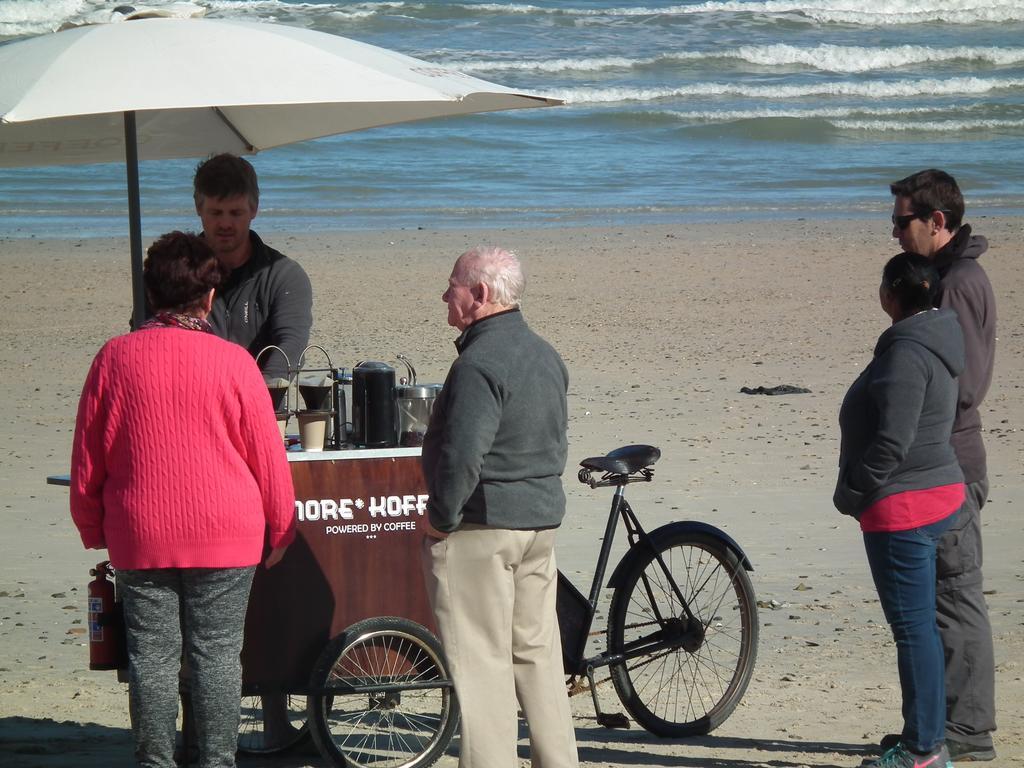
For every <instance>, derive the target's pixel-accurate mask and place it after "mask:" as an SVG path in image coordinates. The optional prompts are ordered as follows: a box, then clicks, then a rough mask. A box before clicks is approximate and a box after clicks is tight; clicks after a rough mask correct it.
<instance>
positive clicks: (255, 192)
mask: <svg viewBox="0 0 1024 768" xmlns="http://www.w3.org/2000/svg"><path fill="white" fill-rule="evenodd" d="M237 195H245V196H246V197H248V198H249V202H250V203H252V205H253V207H254V208H255V207H256V206H258V205H259V202H260V185H259V182H257V181H256V170H255V169H254V168H253V167H252V165H251V164H250V163H249V161H248V160H244V159H242V158H241V157H238V156H237V155H232V154H230V153H228V152H224V153H222V154H219V155H210V157H208V158H206V159H205V160H204V161H203V162H201V163H200V164H199V165H197V166H196V175H195V178H193V179H192V196H193V198H194V199H195V201H196V207H197V208H198V207H199V206H200V205H202V203H203V200H204V199H205V198H207V197H217V198H225V197H235V196H237Z"/></svg>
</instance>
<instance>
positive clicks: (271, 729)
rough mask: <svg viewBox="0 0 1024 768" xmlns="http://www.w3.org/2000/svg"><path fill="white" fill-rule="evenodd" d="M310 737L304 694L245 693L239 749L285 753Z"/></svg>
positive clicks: (249, 753) (258, 753) (249, 752)
mask: <svg viewBox="0 0 1024 768" xmlns="http://www.w3.org/2000/svg"><path fill="white" fill-rule="evenodd" d="M307 738H309V728H307V727H306V697H305V696H295V695H293V694H285V693H273V694H267V695H265V696H245V695H243V696H242V719H241V720H240V721H239V722H238V751H239V752H241V753H242V754H245V755H267V754H271V753H274V752H284V751H285V750H286V749H289V748H291V747H294V746H295V745H296V744H299V743H301V742H303V741H305V740H306V739H307Z"/></svg>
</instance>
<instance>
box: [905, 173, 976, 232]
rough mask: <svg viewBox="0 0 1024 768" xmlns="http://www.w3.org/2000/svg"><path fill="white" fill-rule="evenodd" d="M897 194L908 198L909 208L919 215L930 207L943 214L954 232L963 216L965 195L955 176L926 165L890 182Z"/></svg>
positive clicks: (926, 212) (925, 213) (921, 216)
mask: <svg viewBox="0 0 1024 768" xmlns="http://www.w3.org/2000/svg"><path fill="white" fill-rule="evenodd" d="M889 191H890V192H892V194H893V195H894V196H896V197H906V198H908V199H909V200H910V210H911V211H913V212H914V214H915V215H917V217H918V218H920V219H924V218H927V217H928V216H929V215H930V214H931V213H932V211H942V212H943V213H945V214H946V229H948V230H949V231H950V232H956V230H958V229H959V228H960V224H961V223H962V222H963V220H964V197H963V195H962V194H960V187H958V186H957V183H956V179H954V178H953V177H952V176H950V175H949V174H948V173H946V172H945V171H940V170H937V169H935V168H929V169H928V170H926V171H918V172H917V173H912V174H911V175H910V176H907V178H905V179H900V180H899V181H897V182H894V183H892V184H890V185H889Z"/></svg>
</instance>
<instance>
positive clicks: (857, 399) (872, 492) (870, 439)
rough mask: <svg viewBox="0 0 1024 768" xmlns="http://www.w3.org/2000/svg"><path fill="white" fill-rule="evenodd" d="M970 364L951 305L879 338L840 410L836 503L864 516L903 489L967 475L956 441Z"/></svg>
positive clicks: (843, 509)
mask: <svg viewBox="0 0 1024 768" xmlns="http://www.w3.org/2000/svg"><path fill="white" fill-rule="evenodd" d="M963 367H964V339H963V333H962V331H961V330H960V324H959V323H958V322H957V316H956V313H955V312H953V311H952V310H950V309H933V310H928V311H925V312H920V313H918V314H916V315H913V316H912V317H908V318H906V319H904V320H901V321H899V322H898V323H894V324H893V325H892V326H890V327H889V328H888V329H887V330H886V331H885V332H884V333H883V334H882V335H881V336H880V337H879V338H878V343H877V344H876V345H875V352H874V358H873V359H872V360H871V362H870V363H869V364H868V367H867V368H865V369H864V372H863V373H861V374H860V376H858V377H857V380H856V381H855V382H854V383H853V385H852V386H851V387H850V389H849V391H848V392H847V393H846V397H845V398H844V399H843V405H842V407H841V408H840V410H839V427H840V430H841V432H842V440H841V446H840V451H839V480H838V482H837V483H836V490H835V494H834V496H833V497H832V501H833V503H834V504H835V505H836V509H838V510H839V511H840V512H842V513H843V514H844V515H852V516H854V517H858V518H859V517H860V515H861V513H862V512H863V511H864V510H865V509H867V508H868V507H869V506H871V505H872V504H874V503H875V502H876V501H879V500H880V499H884V498H885V497H887V496H891V495H893V494H895V493H901V492H903V491H917V490H924V489H926V488H936V487H938V486H942V485H950V484H952V483H958V482H962V481H963V473H962V472H961V470H960V465H959V464H958V463H957V458H956V454H955V453H954V452H953V448H952V446H951V445H950V442H949V437H950V433H951V432H952V429H953V419H954V416H955V415H956V406H957V381H956V377H957V376H959V375H960V372H961V371H962V370H963Z"/></svg>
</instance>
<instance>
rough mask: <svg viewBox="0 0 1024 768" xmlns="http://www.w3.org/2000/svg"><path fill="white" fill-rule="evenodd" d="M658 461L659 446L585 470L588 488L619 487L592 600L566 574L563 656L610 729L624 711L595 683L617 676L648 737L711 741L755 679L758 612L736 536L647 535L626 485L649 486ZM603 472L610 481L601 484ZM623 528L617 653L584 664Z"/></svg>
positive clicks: (712, 532) (664, 530) (591, 461)
mask: <svg viewBox="0 0 1024 768" xmlns="http://www.w3.org/2000/svg"><path fill="white" fill-rule="evenodd" d="M660 457H661V451H660V450H659V449H657V448H655V447H653V446H649V445H628V446H624V447H622V448H618V449H616V450H614V451H612V452H611V453H609V454H607V455H606V456H598V457H592V458H587V459H584V460H583V461H581V462H580V466H581V469H580V471H579V475H578V477H579V481H580V482H581V483H583V484H585V485H589V486H590V487H591V488H605V487H614V488H615V493H614V495H613V497H612V502H611V509H610V511H609V514H608V523H607V525H606V528H605V534H604V539H603V540H602V544H601V550H600V553H599V554H598V558H597V566H596V569H595V571H594V578H593V581H592V583H591V587H590V593H589V596H588V597H584V596H583V595H582V594H581V593H580V592H579V591H578V590H577V589H576V587H575V586H573V584H572V583H571V582H570V581H569V580H568V579H567V578H566V577H565V576H564V575H563V574H562V573H561V572H559V574H558V598H557V609H558V619H559V629H560V632H561V638H562V655H563V661H564V665H565V672H566V674H567V675H568V676H569V677H568V680H567V685H568V686H569V690H570V695H575V694H577V693H583V692H585V691H586V690H588V689H589V691H590V693H591V695H592V697H593V700H594V710H595V713H596V715H597V721H598V723H600V724H601V725H603V726H605V727H609V728H623V727H625V728H628V727H629V722H628V720H627V719H626V718H625V716H624V715H622V714H621V713H604V712H602V711H601V707H600V704H599V702H598V699H597V691H596V689H597V685H598V683H597V682H595V679H594V673H595V670H597V669H599V668H602V667H608V669H609V674H610V679H611V681H612V683H613V685H614V687H615V692H616V694H617V695H618V697H619V699H620V700H621V702H622V704H623V706H624V707H625V708H626V710H627V711H628V712H629V713H630V715H632V716H633V718H634V719H635V720H636V721H637V722H638V723H639V724H640V725H642V726H643V727H644V728H646V729H647V730H648V731H650V732H651V733H653V734H655V735H657V736H666V737H679V736H695V735H704V734H707V733H710V732H711V731H712V730H714V729H715V728H717V727H718V726H719V725H721V724H722V723H723V722H724V721H725V720H726V718H728V717H729V715H730V714H732V712H733V710H734V709H735V708H736V705H737V704H739V702H740V699H741V698H742V697H743V694H744V692H745V691H746V689H747V685H748V684H749V683H750V678H751V676H752V675H753V672H754V663H755V661H756V658H757V638H758V622H757V603H756V601H755V598H754V589H753V586H752V585H751V583H750V577H749V576H748V575H747V572H748V571H753V567H752V566H751V564H750V560H749V559H748V558H747V556H746V555H745V554H744V552H743V550H742V549H741V548H740V546H739V545H738V544H737V543H736V542H735V541H733V539H732V538H731V537H730V536H729V535H728V534H726V533H725V532H723V531H721V530H719V529H718V528H716V527H714V526H712V525H709V524H707V523H702V522H697V521H679V522H672V523H668V524H666V525H663V526H661V527H659V528H657V529H655V530H654V531H651V532H650V533H647V532H646V531H645V530H644V529H643V527H642V526H641V525H640V521H639V519H638V518H637V516H636V514H635V513H634V512H633V509H632V508H631V507H630V505H629V502H627V501H626V498H625V487H626V486H627V485H628V484H630V483H638V482H650V481H651V480H652V479H653V477H654V470H653V469H652V468H651V467H652V465H653V464H654V463H655V462H656V461H657V460H658V459H659V458H660ZM595 472H600V473H602V474H601V476H600V477H599V478H596V477H595V476H594V473H595ZM620 519H621V520H622V523H623V525H624V526H625V528H626V532H627V535H628V537H629V542H630V546H629V549H628V550H627V552H626V554H625V555H624V556H623V558H622V560H621V561H620V562H619V563H618V565H617V566H616V567H615V570H614V571H613V572H612V575H611V577H610V578H609V579H608V584H607V586H608V588H610V589H612V590H613V591H612V598H611V608H610V610H609V614H608V625H607V628H606V629H605V633H606V635H607V642H608V647H607V650H605V651H603V652H601V653H598V654H597V655H595V656H590V657H587V656H586V645H587V640H588V638H589V637H590V636H591V628H592V627H593V623H594V617H595V614H596V612H597V602H598V597H599V595H600V593H601V589H602V586H601V585H602V582H603V581H604V575H605V572H606V569H607V566H608V560H609V555H610V552H611V547H612V541H613V539H614V536H615V532H616V529H617V527H618V525H617V523H618V520H620ZM595 634H600V631H599V632H597V633H595ZM584 677H585V678H586V683H584V681H583V678H584ZM600 682H602V683H603V682H607V678H606V679H605V680H602V681H600Z"/></svg>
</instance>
